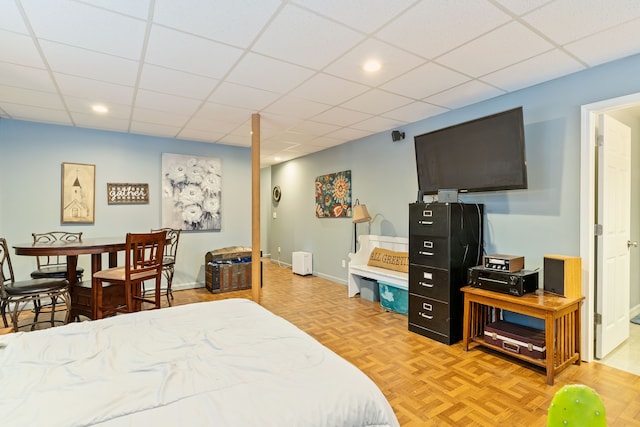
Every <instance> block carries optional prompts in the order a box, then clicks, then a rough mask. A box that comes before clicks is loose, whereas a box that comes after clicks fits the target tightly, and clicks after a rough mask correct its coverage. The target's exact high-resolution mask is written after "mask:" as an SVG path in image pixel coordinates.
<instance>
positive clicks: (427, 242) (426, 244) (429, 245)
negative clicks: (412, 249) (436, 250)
mask: <svg viewBox="0 0 640 427" xmlns="http://www.w3.org/2000/svg"><path fill="white" fill-rule="evenodd" d="M422 247H423V248H427V249H433V242H432V241H430V240H425V241H424V242H422Z"/></svg>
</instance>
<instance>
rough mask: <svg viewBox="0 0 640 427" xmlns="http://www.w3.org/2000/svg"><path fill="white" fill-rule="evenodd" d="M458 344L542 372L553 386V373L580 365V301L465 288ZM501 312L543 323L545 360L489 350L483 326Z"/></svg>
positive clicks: (466, 348)
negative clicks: (478, 347) (472, 344)
mask: <svg viewBox="0 0 640 427" xmlns="http://www.w3.org/2000/svg"><path fill="white" fill-rule="evenodd" d="M461 290H462V292H463V293H464V323H463V330H462V344H463V348H464V350H465V351H467V350H468V349H469V343H470V342H472V341H473V342H475V343H477V344H479V345H485V346H487V347H489V348H492V349H494V350H497V351H501V352H503V353H505V354H508V355H510V356H512V357H516V358H518V359H521V360H525V361H527V362H529V363H532V364H534V365H537V366H541V367H543V368H545V370H546V373H547V384H549V385H553V380H554V377H555V375H556V374H557V373H559V372H560V371H562V370H563V369H565V368H566V367H567V366H569V365H571V364H574V363H576V364H578V365H579V364H580V362H581V358H580V304H581V303H582V300H584V297H580V298H565V297H562V296H559V295H555V294H551V293H548V292H544V291H542V290H537V291H536V292H534V293H530V294H525V295H523V296H514V295H509V294H503V293H499V292H494V291H488V290H486V289H480V288H474V287H471V286H465V287H463V288H462V289H461ZM501 310H508V311H513V312H515V313H521V314H525V315H528V316H532V317H537V318H540V319H543V320H544V324H545V345H546V349H547V353H546V358H545V359H535V358H532V357H529V356H526V355H523V354H515V353H512V352H509V351H507V350H502V349H500V348H496V347H494V346H490V345H489V344H487V343H485V341H484V325H486V324H487V323H491V322H493V321H496V320H499V319H500V313H501Z"/></svg>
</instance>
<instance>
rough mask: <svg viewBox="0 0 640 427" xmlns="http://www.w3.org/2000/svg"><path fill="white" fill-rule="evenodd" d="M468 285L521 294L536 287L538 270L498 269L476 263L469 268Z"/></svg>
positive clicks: (532, 290)
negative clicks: (510, 270) (476, 264)
mask: <svg viewBox="0 0 640 427" xmlns="http://www.w3.org/2000/svg"><path fill="white" fill-rule="evenodd" d="M469 285H471V286H473V287H475V288H483V289H487V290H490V291H496V292H502V293H503V294H511V295H517V296H522V295H524V294H526V293H530V292H535V291H536V289H538V272H537V271H531V270H520V271H512V272H509V271H498V270H494V269H491V268H484V267H483V266H481V265H478V266H476V267H471V268H470V269H469Z"/></svg>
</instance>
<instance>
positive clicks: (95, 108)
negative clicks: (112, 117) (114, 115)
mask: <svg viewBox="0 0 640 427" xmlns="http://www.w3.org/2000/svg"><path fill="white" fill-rule="evenodd" d="M91 109H92V110H93V111H94V112H95V113H100V114H105V113H108V112H109V109H108V108H107V107H106V106H105V105H101V104H95V105H94V106H92V107H91Z"/></svg>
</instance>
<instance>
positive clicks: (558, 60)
mask: <svg viewBox="0 0 640 427" xmlns="http://www.w3.org/2000/svg"><path fill="white" fill-rule="evenodd" d="M582 69H584V66H583V65H582V64H580V63H579V62H578V61H576V60H575V59H573V58H572V57H570V56H569V55H567V54H566V53H564V52H562V51H560V50H558V49H554V50H552V51H550V52H545V53H543V54H542V55H538V56H536V57H534V58H531V59H528V60H526V61H523V62H520V63H517V64H515V65H512V66H510V67H507V68H503V69H502V70H499V71H496V72H495V73H491V74H488V75H486V76H483V77H482V79H481V80H482V81H484V82H487V83H489V84H491V85H493V86H495V87H498V88H500V89H503V90H506V91H515V90H518V89H522V88H525V87H528V86H533V85H535V84H538V83H541V82H543V81H547V80H552V79H555V78H557V77H560V76H563V75H566V74H571V73H574V72H577V71H580V70H582Z"/></svg>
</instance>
